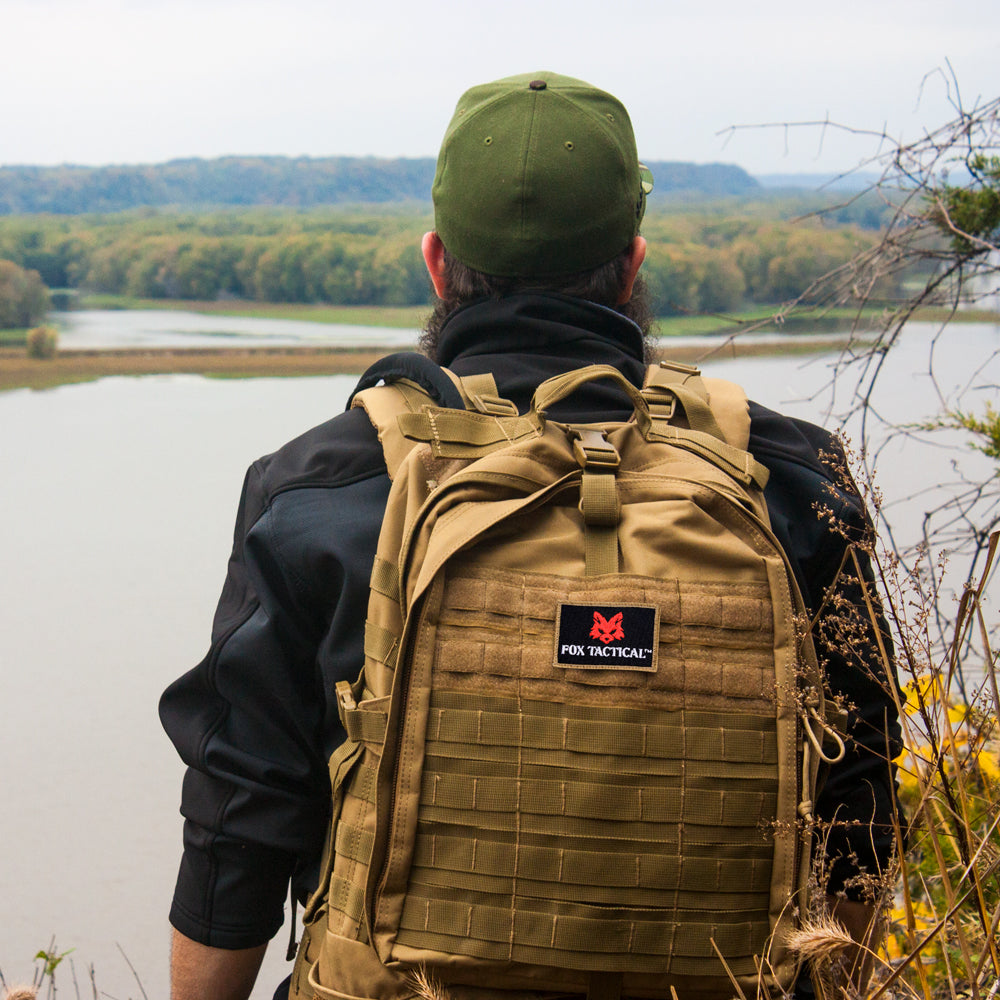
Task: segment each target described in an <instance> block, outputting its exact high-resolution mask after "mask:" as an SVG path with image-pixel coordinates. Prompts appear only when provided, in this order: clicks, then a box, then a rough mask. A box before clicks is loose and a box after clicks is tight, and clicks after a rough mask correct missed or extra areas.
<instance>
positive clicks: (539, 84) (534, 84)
mask: <svg viewBox="0 0 1000 1000" xmlns="http://www.w3.org/2000/svg"><path fill="white" fill-rule="evenodd" d="M547 86H548V84H547V83H546V82H545V81H544V80H532V81H531V83H529V84H528V89H529V90H544V89H545V88H546V87H547Z"/></svg>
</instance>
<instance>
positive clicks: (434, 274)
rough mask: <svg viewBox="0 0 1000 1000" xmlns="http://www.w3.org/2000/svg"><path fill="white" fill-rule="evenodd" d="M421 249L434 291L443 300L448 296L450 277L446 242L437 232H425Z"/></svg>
mask: <svg viewBox="0 0 1000 1000" xmlns="http://www.w3.org/2000/svg"><path fill="white" fill-rule="evenodd" d="M420 250H421V252H422V253H423V255H424V263H425V264H426V265H427V273H428V274H429V275H430V276H431V284H432V285H433V286H434V293H435V294H436V295H437V297H438V298H439V299H441V300H443V301H444V300H447V298H448V278H447V275H446V274H445V266H444V244H443V243H442V242H441V237H440V236H438V234H437V233H435V232H433V231H432V232H429V233H424V238H423V239H422V240H421V241H420Z"/></svg>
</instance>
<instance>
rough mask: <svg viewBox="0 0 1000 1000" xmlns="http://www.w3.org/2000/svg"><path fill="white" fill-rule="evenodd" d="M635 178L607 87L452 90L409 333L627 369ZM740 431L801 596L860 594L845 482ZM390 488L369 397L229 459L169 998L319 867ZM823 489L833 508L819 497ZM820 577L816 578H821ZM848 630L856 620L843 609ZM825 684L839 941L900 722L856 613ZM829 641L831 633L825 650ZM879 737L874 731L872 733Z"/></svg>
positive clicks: (767, 418) (467, 362) (636, 327)
mask: <svg viewBox="0 0 1000 1000" xmlns="http://www.w3.org/2000/svg"><path fill="white" fill-rule="evenodd" d="M649 186H650V180H649V177H648V172H646V171H645V168H642V167H641V165H640V164H639V161H638V158H637V155H636V149H635V141H634V138H633V134H632V127H631V123H630V121H629V117H628V114H627V112H626V110H625V108H624V107H623V106H622V105H621V104H620V103H619V102H618V101H617V100H616V99H614V98H613V97H611V96H610V95H608V94H606V93H603V92H601V91H599V90H597V89H595V88H593V87H591V86H589V85H588V84H585V83H582V82H581V81H578V80H573V79H570V78H567V77H562V76H557V75H554V74H550V73H537V74H534V75H525V76H520V77H512V78H509V79H507V80H502V81H498V82H496V83H492V84H486V85H484V86H481V87H477V88H473V89H472V90H470V91H469V92H467V93H466V94H465V95H464V96H463V97H462V99H461V100H460V102H459V105H458V108H457V110H456V113H455V116H454V118H453V119H452V123H451V125H450V126H449V129H448V132H447V134H446V136H445V139H444V143H443V145H442V148H441V153H440V156H439V160H438V167H437V175H436V178H435V182H434V190H433V196H434V204H435V231H434V232H431V233H428V234H427V235H426V236H425V237H424V240H423V247H422V248H423V255H424V260H425V262H426V265H427V269H428V272H429V275H430V279H431V282H432V284H433V286H434V291H435V293H436V295H437V305H436V308H435V311H434V314H433V316H432V318H431V320H430V321H429V323H428V326H427V330H426V332H425V334H424V337H423V338H422V342H421V346H422V348H423V350H424V352H425V353H427V354H428V355H429V356H430V357H431V358H432V359H433V360H435V361H437V362H439V363H440V364H442V365H446V366H448V367H450V368H451V369H452V370H453V371H454V372H456V373H457V374H459V375H472V374H476V373H481V372H491V373H492V374H493V375H494V377H495V378H496V381H497V384H498V388H499V392H500V394H501V396H503V397H505V398H507V399H510V400H512V401H513V402H514V403H515V404H516V405H517V406H518V407H519V409H521V410H522V411H523V410H524V409H525V408H526V407H527V405H528V402H529V400H530V398H531V394H532V391H533V390H534V388H535V387H536V386H537V385H538V384H539V383H541V382H542V381H544V380H545V379H546V378H549V377H551V376H553V375H556V374H559V373H561V372H565V371H570V370H573V369H575V368H579V367H582V366H584V365H587V364H595V363H599V364H609V365H611V366H613V367H614V368H616V369H618V370H619V371H621V372H622V373H623V374H624V375H625V376H626V377H627V378H628V379H629V380H630V381H632V382H633V383H634V384H637V385H641V383H642V379H643V374H644V366H645V363H646V361H647V360H648V359H649V358H650V357H651V353H652V352H651V348H650V344H649V341H648V340H647V337H646V329H647V327H648V322H649V314H648V309H647V307H646V300H645V296H644V293H643V289H642V284H641V279H640V277H639V269H640V267H641V265H642V262H643V258H644V255H645V252H646V244H645V241H644V240H643V238H642V237H641V236H640V235H639V225H640V222H641V220H642V216H643V212H644V209H645V198H646V193H647V192H648V189H649ZM630 412H631V404H630V403H629V402H628V401H627V399H626V398H625V397H624V395H623V394H622V393H621V392H620V390H616V389H615V388H614V387H613V386H611V385H610V384H609V383H606V382H591V383H588V384H587V385H586V386H585V387H583V388H582V389H581V390H580V391H578V392H576V393H574V394H573V395H572V396H571V397H570V398H569V399H567V400H565V401H564V402H563V403H561V404H559V405H558V406H557V407H556V408H555V409H554V410H553V414H554V415H555V416H556V417H558V418H559V419H563V420H568V421H585V420H596V419H601V420H614V419H625V418H626V417H627V416H628V414H629V413H630ZM750 451H751V452H752V453H753V455H754V456H755V457H756V458H757V459H758V461H760V462H762V463H763V464H764V465H766V466H767V467H768V468H769V470H770V473H771V478H770V481H769V485H768V488H767V492H766V499H767V503H768V508H769V513H770V517H771V520H772V526H773V529H774V531H775V533H776V535H777V536H778V538H779V540H780V541H781V542H782V544H783V545H784V547H785V548H786V550H787V552H788V555H789V558H790V561H791V564H792V567H793V570H794V572H795V574H796V577H797V579H798V582H799V584H800V587H801V588H802V591H803V595H804V598H805V601H806V603H807V605H808V606H809V607H810V608H811V609H813V610H817V609H819V608H820V607H821V606H824V599H825V598H827V597H829V596H831V594H832V596H833V597H834V598H835V600H834V601H833V605H832V606H834V607H837V608H838V609H839V611H840V612H842V610H843V607H844V606H847V607H857V606H858V605H860V604H861V603H862V601H861V597H860V593H859V585H858V583H857V582H856V581H854V582H851V581H849V580H848V581H846V582H843V581H841V582H839V583H838V582H836V577H837V571H838V568H839V566H840V563H841V557H842V555H843V553H844V550H845V547H846V544H847V543H846V541H845V539H846V538H860V537H861V536H862V535H863V534H864V533H865V531H866V530H867V521H866V516H865V512H864V509H863V506H862V504H861V501H860V500H859V499H858V497H857V496H856V494H855V493H854V492H853V491H852V490H851V489H850V488H849V487H847V486H844V485H843V482H844V481H843V479H842V478H841V477H840V476H839V475H838V473H837V472H836V471H834V470H832V469H831V468H829V466H828V462H829V459H828V457H825V456H832V455H836V454H837V453H838V448H837V446H836V444H835V442H834V440H833V439H832V438H831V437H830V436H829V435H828V434H826V433H825V432H823V431H821V430H820V429H819V428H816V427H813V426H811V425H808V424H804V423H802V422H799V421H793V420H790V419H787V418H785V417H782V416H780V415H778V414H776V413H772V412H770V411H768V410H766V409H764V408H763V407H760V406H756V405H754V404H751V436H750ZM388 491H389V480H388V477H387V474H386V470H385V463H384V460H383V456H382V451H381V448H380V446H379V443H378V441H377V438H376V435H375V431H374V430H373V428H372V425H371V423H370V422H369V420H368V418H367V416H366V415H365V413H364V412H363V411H362V410H360V409H353V410H349V411H348V412H346V413H344V414H341V415H339V416H337V417H335V418H333V419H332V420H330V421H329V422H327V423H325V424H323V425H321V426H319V427H316V428H313V429H312V430H310V431H307V432H306V433H305V434H304V435H302V436H301V437H300V438H297V439H296V440H294V441H292V442H290V443H289V444H287V445H286V446H285V447H284V448H282V449H281V450H279V451H278V452H276V453H274V454H273V455H269V456H267V457H265V458H263V459H261V460H260V461H259V462H257V463H255V464H254V466H253V467H252V468H251V469H250V470H249V472H248V474H247V478H246V482H245V485H244V490H243V496H242V499H241V502H240V509H239V515H238V519H237V525H236V532H235V540H234V548H233V554H232V557H231V560H230V563H229V572H228V576H227V580H226V584H225V587H224V589H223V592H222V597H221V599H220V603H219V607H218V611H217V613H216V618H215V625H214V628H213V635H212V645H211V649H210V651H209V653H208V655H207V656H206V658H205V659H204V660H203V661H202V663H201V664H199V665H198V666H197V667H195V668H194V669H193V670H192V671H190V672H189V673H188V674H186V675H184V676H183V677H181V678H180V679H179V680H178V681H177V682H175V683H174V684H173V685H172V686H171V687H170V688H169V689H168V690H167V691H166V692H165V694H164V696H163V699H162V702H161V706H160V711H161V718H162V720H163V724H164V726H165V728H166V729H167V732H168V733H169V735H170V737H171V739H172V740H173V741H174V743H175V745H176V747H177V749H178V751H179V753H180V754H181V756H182V757H183V759H184V761H185V762H186V764H187V765H188V771H187V775H186V778H185V783H184V791H183V803H182V812H183V813H184V815H185V817H186V824H185V835H184V855H183V859H182V862H181V868H180V873H179V876H178V881H177V888H176V892H175V896H174V902H173V907H172V910H171V922H172V924H173V926H174V929H175V930H174V941H173V953H172V996H173V997H174V998H175V1000H198V998H202V1000H209V998H211V1000H220V998H222V1000H225V998H230V997H231V998H242V997H246V996H248V994H249V991H250V990H251V988H252V985H253V982H254V979H255V977H256V973H257V969H258V967H259V963H260V961H261V958H262V956H263V952H264V948H265V946H266V943H267V941H268V940H269V939H270V938H271V937H272V936H273V935H274V934H275V933H276V931H277V930H278V928H279V927H280V925H281V922H282V919H283V901H284V898H285V896H286V893H287V891H288V885H289V880H291V884H292V891H293V894H294V895H295V896H296V897H298V898H300V899H301V898H303V897H304V896H305V894H307V893H308V891H309V890H310V889H311V888H312V887H313V886H314V885H315V881H316V867H317V861H318V856H319V854H320V852H321V848H322V844H323V838H324V835H325V832H326V827H327V823H328V809H329V795H330V788H329V779H328V773H327V760H328V758H329V756H330V754H331V753H332V752H333V751H334V750H335V749H336V748H337V746H338V745H339V743H340V742H341V741H342V739H343V735H344V734H343V730H342V728H341V726H340V723H339V721H338V715H337V710H336V705H335V698H334V686H335V684H336V683H337V682H338V681H341V680H352V681H353V680H354V679H355V677H356V676H357V674H358V671H359V669H360V666H361V664H362V662H363V658H364V657H363V622H364V621H365V611H366V605H367V600H368V582H369V575H370V572H371V567H372V562H373V558H374V553H375V548H376V542H377V538H378V533H379V526H380V520H381V515H382V511H383V509H384V506H385V503H386V498H387V495H388ZM820 506H822V507H823V508H824V509H825V510H827V511H829V512H831V516H832V518H833V521H832V522H831V519H830V517H825V516H820V514H819V513H818V512H817V508H818V507H820ZM831 587H832V588H833V591H832V592H831V594H828V593H827V591H828V589H829V588H831ZM858 627H859V628H861V629H862V632H861V633H860V634H859V633H858V632H857V628H858ZM820 631H821V634H820V645H821V648H820V658H821V661H823V662H824V664H825V666H826V669H827V672H828V675H829V684H830V687H831V690H832V691H833V693H834V694H835V695H838V696H839V697H840V698H841V699H842V700H843V701H844V702H845V703H846V704H848V705H849V706H853V708H852V713H851V723H850V734H851V736H852V737H853V739H852V740H851V741H849V743H850V749H849V752H848V755H847V757H846V758H845V760H844V761H843V762H841V763H840V764H838V765H836V766H835V767H834V768H832V770H831V773H830V775H829V777H828V780H827V781H826V784H825V786H824V790H823V794H822V796H821V798H820V801H819V803H818V809H817V811H818V813H819V815H820V817H821V818H822V819H825V820H833V819H834V817H836V819H837V820H838V821H839V822H838V823H837V824H835V825H834V826H833V827H832V828H831V830H830V831H829V835H828V837H827V839H826V857H827V859H828V862H829V864H828V873H827V877H828V882H827V891H828V892H829V893H831V894H836V895H838V896H839V897H840V899H839V901H838V903H837V907H838V915H839V916H841V918H842V919H844V920H845V922H847V923H848V924H849V926H850V929H851V930H852V932H853V933H854V934H855V936H856V938H858V939H859V940H860V939H861V938H862V937H864V934H865V931H866V928H867V924H868V921H869V918H870V916H871V912H872V911H871V908H870V907H869V906H867V905H865V902H864V900H865V896H864V893H863V891H862V889H861V885H862V882H863V881H864V878H865V877H866V876H876V875H877V874H878V872H879V870H880V869H881V868H882V867H883V866H884V865H885V862H886V860H887V858H888V856H889V853H890V850H891V840H892V837H891V815H892V808H893V791H892V778H891V773H890V769H889V766H888V765H887V763H886V760H887V756H890V757H891V756H892V755H893V754H894V752H895V741H896V739H897V738H898V728H897V726H896V719H895V715H894V710H893V704H892V700H891V698H890V696H889V694H888V691H887V684H888V683H889V682H888V681H887V680H886V678H885V676H884V673H883V671H882V668H881V666H880V663H879V659H878V656H877V642H876V640H875V634H874V630H873V628H872V627H871V626H870V625H865V624H864V623H862V624H861V625H860V626H857V627H856V628H855V632H854V634H853V635H851V636H849V641H850V646H851V647H852V648H853V651H854V652H852V649H851V648H846V647H844V646H843V644H842V643H838V641H837V634H838V629H837V627H836V621H835V619H834V617H833V616H828V618H827V619H826V620H825V631H824V630H823V629H821V630H820ZM841 647H843V648H841ZM887 738H888V745H887Z"/></svg>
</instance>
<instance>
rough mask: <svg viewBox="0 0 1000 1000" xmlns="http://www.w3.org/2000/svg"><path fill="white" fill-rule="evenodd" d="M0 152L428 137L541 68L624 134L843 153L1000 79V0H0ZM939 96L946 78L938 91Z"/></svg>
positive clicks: (350, 147)
mask: <svg viewBox="0 0 1000 1000" xmlns="http://www.w3.org/2000/svg"><path fill="white" fill-rule="evenodd" d="M0 53H2V55H0V94H2V95H3V96H2V98H0V101H2V116H0V164H29V163H30V164H55V163H81V164H106V163H158V162H163V161H165V160H169V159H175V158H178V157H187V156H201V157H213V156H221V155H227V154H281V155H288V156H296V155H309V156H328V155H369V154H370V155H377V156H432V155H434V154H435V153H436V151H437V146H438V143H439V142H440V139H441V136H442V134H443V132H444V128H445V126H446V124H447V122H448V119H449V117H450V115H451V111H452V109H453V107H454V104H455V101H456V99H457V98H458V95H459V94H460V93H461V92H462V91H463V90H464V89H465V88H466V87H468V86H470V85H472V84H474V83H479V82H482V81H484V80H489V79H494V78H496V77H500V76H507V75H510V74H513V73H521V72H529V71H533V70H538V69H549V70H553V71H556V72H560V73H566V74H568V75H571V76H578V77H582V78H583V79H586V80H589V81H590V82H591V83H594V84H596V85H598V86H601V87H603V88H604V89H606V90H610V91H611V92H612V93H614V94H616V95H617V96H618V97H619V98H621V99H622V100H623V101H624V103H625V104H626V106H627V107H628V108H629V111H630V112H631V115H632V120H633V124H634V126H635V131H636V136H637V139H638V143H639V152H640V155H641V156H643V157H645V158H647V159H651V160H657V159H667V160H691V161H695V162H699V163H705V162H713V161H722V162H729V163H737V164H739V165H741V166H743V167H745V168H746V169H748V170H750V171H751V172H752V173H756V174H760V173H771V172H781V173H788V172H798V171H809V172H830V171H840V170H845V169H849V168H851V167H853V166H855V165H856V164H857V162H858V161H859V160H860V159H861V158H863V157H865V156H867V155H871V154H873V153H875V152H876V151H877V145H876V144H875V142H874V140H871V139H865V140H853V141H851V140H848V138H847V136H846V135H845V134H843V133H839V132H837V131H836V130H829V129H828V130H826V132H825V134H821V131H820V130H819V129H810V128H796V129H791V130H787V131H786V130H785V129H782V128H780V127H779V128H771V129H756V128H741V129H739V130H737V131H736V132H734V133H731V134H728V138H727V135H720V134H719V133H721V132H724V130H726V129H727V128H728V127H729V126H732V125H737V126H753V125H757V124H762V123H768V122H800V121H810V120H823V119H825V118H827V117H828V118H829V119H830V120H831V121H833V122H837V123H839V124H842V125H846V126H851V127H853V128H857V129H869V130H875V131H880V130H882V129H883V127H884V128H886V129H887V130H888V131H889V133H890V134H891V135H893V136H894V137H896V138H901V139H913V138H916V137H917V136H919V134H920V132H921V129H923V128H933V127H934V126H936V125H939V124H942V123H943V122H945V121H946V120H948V119H949V118H950V117H951V111H952V109H951V108H950V106H949V103H948V100H949V86H950V83H949V80H948V77H947V76H946V75H945V73H944V72H943V71H944V70H945V69H946V67H947V64H948V62H950V65H951V67H952V69H953V70H954V75H955V78H956V79H957V81H958V84H959V87H960V90H961V98H962V101H963V103H964V104H965V105H966V106H972V105H974V104H975V103H976V101H977V99H979V100H981V101H986V100H990V99H992V98H994V97H997V96H1000V3H998V2H997V0H965V2H963V3H962V4H961V5H958V4H956V5H951V4H945V3H943V2H942V0H906V2H903V0H864V2H861V0H844V2H840V3H833V4H819V3H815V2H811V0H792V2H786V0H755V2H752V3H751V2H747V0H721V2H713V0H703V2H699V0H685V2H684V3H679V2H674V0H601V2H597V0H464V2H459V0H349V2H348V0H0ZM951 96H953V91H952V92H951Z"/></svg>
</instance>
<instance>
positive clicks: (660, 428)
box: [649, 421, 771, 489]
mask: <svg viewBox="0 0 1000 1000" xmlns="http://www.w3.org/2000/svg"><path fill="white" fill-rule="evenodd" d="M649 439H650V440H651V441H666V442H668V443H670V444H673V445H676V446H677V447H678V448H684V449H685V450H687V451H690V452H693V453H694V454H696V455H701V457H702V458H707V459H708V460H709V461H710V462H712V463H713V464H715V465H717V466H718V467H719V468H720V469H722V470H723V471H724V472H727V473H729V475H731V476H732V477H733V478H734V479H736V480H738V481H739V482H741V483H743V484H744V485H745V486H749V485H751V484H753V485H755V486H757V487H758V488H759V489H763V488H764V487H765V486H766V485H767V480H768V477H769V476H770V475H771V473H770V472H769V471H768V470H767V468H766V467H765V466H763V465H761V464H760V462H758V461H757V460H756V459H755V458H754V457H753V455H751V454H750V453H749V452H748V451H743V450H742V449H740V448H734V447H733V446H732V445H729V444H726V442H725V441H720V440H718V438H715V437H713V436H712V435H711V434H703V433H701V432H700V431H695V430H688V429H687V428H686V427H673V426H670V425H669V424H665V423H663V422H662V421H657V422H656V423H655V425H654V428H653V430H651V431H650V432H649Z"/></svg>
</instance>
